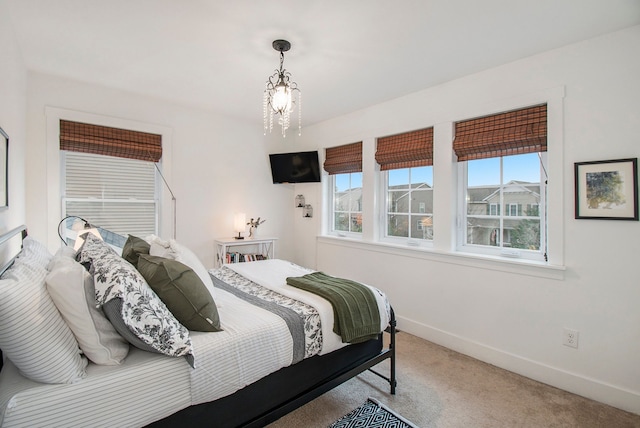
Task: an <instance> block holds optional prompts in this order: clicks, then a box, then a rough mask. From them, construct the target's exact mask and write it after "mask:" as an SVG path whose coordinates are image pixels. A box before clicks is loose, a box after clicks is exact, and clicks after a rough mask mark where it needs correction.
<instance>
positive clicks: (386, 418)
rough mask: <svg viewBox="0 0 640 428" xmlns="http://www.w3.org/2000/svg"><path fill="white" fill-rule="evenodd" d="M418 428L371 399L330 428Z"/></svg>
mask: <svg viewBox="0 0 640 428" xmlns="http://www.w3.org/2000/svg"><path fill="white" fill-rule="evenodd" d="M391 427H393V428H418V426H417V425H414V424H413V423H411V422H409V421H408V420H406V419H405V418H403V417H402V416H400V415H398V414H396V413H394V412H393V410H391V409H389V408H388V407H386V406H385V405H384V404H382V403H381V402H379V401H378V400H376V399H374V398H371V397H369V399H368V400H367V401H366V402H365V403H364V404H363V405H362V406H360V407H358V408H357V409H355V410H354V411H352V412H350V413H349V414H347V415H345V416H343V417H341V418H340V419H338V420H337V421H335V422H334V423H332V424H331V425H329V428H391Z"/></svg>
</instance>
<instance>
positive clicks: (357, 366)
mask: <svg viewBox="0 0 640 428" xmlns="http://www.w3.org/2000/svg"><path fill="white" fill-rule="evenodd" d="M385 332H386V333H387V334H388V338H387V339H388V340H389V343H388V346H387V347H385V346H384V339H385V338H384V337H383V336H384V334H383V333H381V334H380V336H379V338H378V339H375V340H369V341H367V342H364V343H358V344H353V345H349V346H346V347H344V348H341V349H339V350H337V351H334V352H332V353H330V354H327V355H323V356H315V357H311V358H307V359H305V360H302V361H301V362H299V363H297V364H295V365H293V366H290V367H285V368H283V369H281V370H279V371H277V372H275V373H272V374H270V375H268V376H266V377H265V378H263V379H261V380H259V381H257V382H255V383H253V384H251V385H248V386H247V387H245V388H243V389H241V390H239V391H237V392H235V393H234V394H231V395H230V396H227V397H223V398H221V399H219V400H216V401H212V402H209V403H203V404H198V405H195V406H191V407H187V408H186V409H183V410H181V411H179V412H177V413H175V414H173V415H170V416H169V417H167V418H165V419H162V420H160V421H157V422H155V423H153V424H151V425H150V427H155V428H157V427H175V426H190V427H214V426H215V427H216V428H220V427H246V428H257V427H264V426H265V425H268V424H269V423H271V422H274V421H276V420H278V419H279V418H281V417H282V416H284V415H286V414H288V413H290V412H292V411H293V410H295V409H297V408H298V407H301V406H303V405H304V404H306V403H308V402H310V401H312V400H314V399H316V398H317V397H319V396H321V395H322V394H324V393H325V392H327V391H330V390H331V389H333V388H335V387H336V386H338V385H340V384H342V383H344V382H346V381H347V380H349V379H351V378H353V377H355V376H357V375H358V374H360V373H362V372H364V371H366V370H369V371H371V372H372V373H374V374H376V375H377V376H380V377H381V378H383V379H385V380H386V381H387V382H389V387H390V393H391V394H395V392H396V384H397V382H396V360H395V357H396V355H395V345H396V319H395V314H394V312H393V309H391V319H390V322H389V326H388V327H387V329H386V330H385ZM385 360H389V365H390V367H389V374H390V375H389V376H385V375H382V374H380V373H378V372H377V371H375V370H373V369H372V368H373V367H374V366H375V365H377V364H379V363H381V362H383V361H385ZM292 380H293V381H292Z"/></svg>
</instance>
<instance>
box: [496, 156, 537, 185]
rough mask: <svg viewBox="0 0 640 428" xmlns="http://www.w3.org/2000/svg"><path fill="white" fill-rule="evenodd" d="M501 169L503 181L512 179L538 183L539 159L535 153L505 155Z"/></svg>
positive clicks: (507, 181) (506, 181)
mask: <svg viewBox="0 0 640 428" xmlns="http://www.w3.org/2000/svg"><path fill="white" fill-rule="evenodd" d="M502 169H503V175H504V177H503V182H504V183H509V182H512V181H526V182H529V183H538V182H539V181H540V160H539V158H538V154H537V153H528V154H526V155H515V156H505V157H504V158H503V166H502Z"/></svg>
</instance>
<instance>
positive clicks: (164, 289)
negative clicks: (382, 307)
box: [138, 254, 221, 331]
mask: <svg viewBox="0 0 640 428" xmlns="http://www.w3.org/2000/svg"><path fill="white" fill-rule="evenodd" d="M138 272H140V273H141V274H142V276H143V277H144V279H145V280H146V281H147V284H149V286H150V287H151V289H152V290H153V291H155V293H156V294H157V295H158V297H160V300H162V301H163V302H164V304H165V305H166V306H167V308H168V309H169V310H170V311H171V313H172V314H173V316H175V317H176V319H177V320H178V321H180V324H182V325H183V326H185V327H187V328H188V329H189V330H192V331H220V330H221V329H220V317H219V315H218V309H217V308H216V304H215V302H214V300H213V297H211V294H210V293H209V291H208V290H207V288H206V287H205V285H204V283H203V282H202V280H201V279H200V277H198V275H197V274H196V273H195V272H194V271H193V269H191V268H190V267H189V266H187V265H185V264H183V263H181V262H179V261H177V260H172V259H167V258H164V257H158V256H150V255H145V254H141V255H140V257H139V259H138Z"/></svg>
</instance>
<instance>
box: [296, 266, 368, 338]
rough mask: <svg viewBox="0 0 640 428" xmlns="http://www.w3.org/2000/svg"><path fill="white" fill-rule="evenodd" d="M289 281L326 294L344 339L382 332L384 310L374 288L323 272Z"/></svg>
mask: <svg viewBox="0 0 640 428" xmlns="http://www.w3.org/2000/svg"><path fill="white" fill-rule="evenodd" d="M287 284H289V285H291V286H293V287H296V288H300V289H302V290H306V291H309V292H311V293H314V294H317V295H319V296H321V297H324V298H325V299H327V300H328V301H329V302H331V305H332V306H333V316H334V323H333V331H334V332H335V333H336V334H338V335H340V337H342V342H343V343H358V342H364V341H366V340H369V339H373V338H375V337H377V335H378V334H379V333H380V312H379V310H378V304H377V302H376V298H375V296H374V295H373V292H372V291H371V289H369V288H368V287H367V286H365V285H362V284H360V283H358V282H355V281H351V280H348V279H342V278H336V277H333V276H329V275H326V274H324V273H322V272H314V273H310V274H308V275H304V276H300V277H289V278H287Z"/></svg>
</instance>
